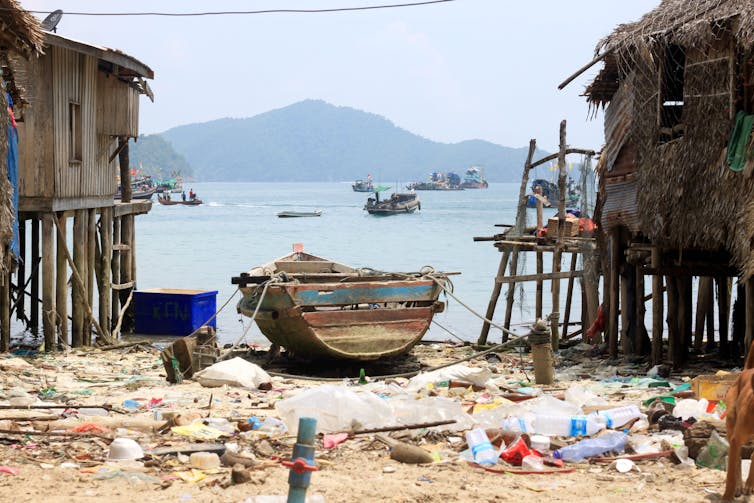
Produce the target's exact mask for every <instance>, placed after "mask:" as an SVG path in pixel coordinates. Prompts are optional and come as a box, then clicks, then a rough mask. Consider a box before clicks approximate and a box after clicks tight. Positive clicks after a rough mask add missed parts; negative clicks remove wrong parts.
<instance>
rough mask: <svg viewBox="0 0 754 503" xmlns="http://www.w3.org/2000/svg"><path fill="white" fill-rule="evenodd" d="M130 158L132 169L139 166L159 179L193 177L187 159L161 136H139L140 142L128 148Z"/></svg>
mask: <svg viewBox="0 0 754 503" xmlns="http://www.w3.org/2000/svg"><path fill="white" fill-rule="evenodd" d="M128 157H129V161H130V164H131V166H132V167H136V166H139V167H140V169H142V170H143V171H144V172H146V173H147V174H150V175H152V176H155V177H157V178H158V179H165V178H172V177H173V176H177V175H181V176H183V177H191V176H192V174H193V170H192V169H191V166H190V165H189V163H188V161H186V158H185V157H183V156H182V155H181V154H179V153H178V152H176V151H175V149H174V148H173V146H172V145H171V144H170V143H168V142H167V141H165V139H164V138H163V137H161V136H159V135H154V134H153V135H147V136H139V139H138V141H135V142H134V143H131V144H130V145H129V146H128Z"/></svg>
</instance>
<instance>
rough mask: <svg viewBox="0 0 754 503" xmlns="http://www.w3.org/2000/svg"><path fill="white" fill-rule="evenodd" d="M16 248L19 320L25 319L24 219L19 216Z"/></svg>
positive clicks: (17, 315) (17, 316)
mask: <svg viewBox="0 0 754 503" xmlns="http://www.w3.org/2000/svg"><path fill="white" fill-rule="evenodd" d="M18 250H19V254H20V255H21V256H20V257H19V258H20V260H19V261H18V271H17V273H16V283H17V285H16V286H17V290H16V291H17V292H18V298H17V300H16V319H17V320H21V321H27V318H26V307H25V304H26V302H25V301H26V295H24V287H25V285H26V220H21V219H20V217H19V222H18Z"/></svg>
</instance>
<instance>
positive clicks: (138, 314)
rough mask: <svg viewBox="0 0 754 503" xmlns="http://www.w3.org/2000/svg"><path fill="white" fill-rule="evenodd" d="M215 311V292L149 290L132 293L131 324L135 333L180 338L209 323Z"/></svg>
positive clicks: (213, 321) (167, 289)
mask: <svg viewBox="0 0 754 503" xmlns="http://www.w3.org/2000/svg"><path fill="white" fill-rule="evenodd" d="M216 309H217V290H185V289H179V288H153V289H150V290H138V291H135V292H134V324H135V331H136V333H140V334H159V335H180V336H186V335H189V334H190V333H191V332H193V331H194V330H196V329H197V328H199V327H201V326H202V325H205V324H209V325H210V326H212V327H215V326H216V324H215V319H213V320H212V321H210V322H209V323H207V321H208V320H209V319H210V318H211V317H212V315H214V314H215V311H216Z"/></svg>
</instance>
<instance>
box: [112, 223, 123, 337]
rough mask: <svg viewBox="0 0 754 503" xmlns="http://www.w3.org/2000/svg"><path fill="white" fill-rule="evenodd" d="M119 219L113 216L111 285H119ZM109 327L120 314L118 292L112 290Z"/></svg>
mask: <svg viewBox="0 0 754 503" xmlns="http://www.w3.org/2000/svg"><path fill="white" fill-rule="evenodd" d="M120 219H121V217H116V216H113V257H112V261H111V263H110V270H111V276H110V277H111V283H120V256H121V250H120V248H121V246H122V245H121V238H120ZM110 299H111V303H110V327H112V324H113V323H115V320H117V319H118V313H119V312H120V292H119V291H118V290H113V291H112V294H111V296H110Z"/></svg>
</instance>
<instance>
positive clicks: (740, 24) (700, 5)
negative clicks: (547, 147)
mask: <svg viewBox="0 0 754 503" xmlns="http://www.w3.org/2000/svg"><path fill="white" fill-rule="evenodd" d="M723 30H725V31H727V32H728V33H731V34H732V35H733V36H734V37H735V38H736V40H737V41H738V43H739V44H740V45H741V46H743V47H746V48H748V47H751V46H752V45H754V2H752V1H751V0H662V3H661V4H660V5H659V6H658V7H657V8H655V9H654V10H652V11H650V12H648V13H647V14H645V15H644V16H643V17H642V18H641V19H639V20H638V21H635V22H633V23H625V24H621V25H619V26H618V27H617V28H616V29H615V30H613V32H612V33H611V34H610V35H608V36H607V37H605V38H603V39H602V40H600V42H599V43H598V44H597V47H596V48H595V56H596V57H598V58H601V59H604V61H605V67H604V68H603V69H602V71H600V72H599V74H598V75H597V77H596V78H595V79H594V81H593V82H592V83H591V84H590V85H589V86H587V89H586V92H585V95H586V96H587V99H588V101H589V102H590V104H592V105H605V104H606V103H607V102H609V101H610V98H612V95H613V94H614V93H615V91H617V89H618V85H617V80H618V79H617V77H618V75H619V74H622V73H624V70H625V68H626V67H630V66H632V64H633V62H634V60H635V58H636V57H637V56H639V57H645V56H646V55H647V54H648V53H651V51H652V48H653V47H655V46H656V45H657V44H658V43H661V44H670V43H672V44H678V45H681V46H683V47H684V48H686V49H701V50H704V49H706V48H707V47H709V46H710V45H711V44H713V43H714V42H715V41H717V40H719V39H720V34H721V32H722V31H723Z"/></svg>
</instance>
